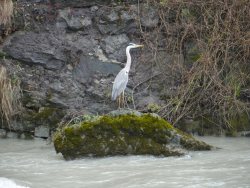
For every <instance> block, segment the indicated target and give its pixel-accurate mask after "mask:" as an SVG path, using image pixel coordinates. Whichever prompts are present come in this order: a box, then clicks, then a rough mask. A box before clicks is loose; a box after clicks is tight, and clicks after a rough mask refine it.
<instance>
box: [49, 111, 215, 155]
mask: <svg viewBox="0 0 250 188" xmlns="http://www.w3.org/2000/svg"><path fill="white" fill-rule="evenodd" d="M113 114H114V113H113ZM83 119H84V118H83ZM86 119H89V118H85V120H83V121H81V122H78V123H74V122H72V123H69V124H67V125H65V126H63V127H61V128H59V129H58V130H57V132H56V133H55V134H54V137H53V142H54V146H55V149H56V151H57V153H62V155H63V157H64V158H65V159H75V158H80V157H89V156H94V157H104V156H115V155H154V156H165V157H167V156H181V155H183V154H185V152H186V150H185V149H188V150H210V149H211V146H210V145H207V144H206V143H204V142H201V141H198V140H196V139H194V138H193V137H192V136H189V135H187V134H185V133H183V132H181V131H180V130H177V129H175V128H174V127H173V126H172V125H171V124H169V123H168V122H167V121H165V120H164V119H162V118H160V117H157V116H155V115H151V114H141V115H139V116H138V115H134V114H131V113H130V114H121V115H116V116H113V115H104V116H98V117H96V118H90V119H89V120H86Z"/></svg>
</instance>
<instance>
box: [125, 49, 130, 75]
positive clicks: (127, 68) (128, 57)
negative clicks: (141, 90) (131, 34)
mask: <svg viewBox="0 0 250 188" xmlns="http://www.w3.org/2000/svg"><path fill="white" fill-rule="evenodd" d="M129 51H130V48H129V47H127V48H126V55H127V63H126V65H125V69H126V70H127V71H129V70H130V66H131V55H130V52H129Z"/></svg>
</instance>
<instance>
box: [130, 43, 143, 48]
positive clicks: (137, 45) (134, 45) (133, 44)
mask: <svg viewBox="0 0 250 188" xmlns="http://www.w3.org/2000/svg"><path fill="white" fill-rule="evenodd" d="M128 47H129V48H142V47H143V45H141V44H135V43H129V45H128Z"/></svg>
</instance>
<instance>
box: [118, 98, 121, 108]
mask: <svg viewBox="0 0 250 188" xmlns="http://www.w3.org/2000/svg"><path fill="white" fill-rule="evenodd" d="M120 104H121V95H119V96H118V109H120Z"/></svg>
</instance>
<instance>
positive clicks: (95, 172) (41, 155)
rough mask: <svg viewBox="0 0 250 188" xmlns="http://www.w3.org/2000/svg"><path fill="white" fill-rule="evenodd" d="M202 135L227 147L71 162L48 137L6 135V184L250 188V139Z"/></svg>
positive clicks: (0, 172)
mask: <svg viewBox="0 0 250 188" xmlns="http://www.w3.org/2000/svg"><path fill="white" fill-rule="evenodd" d="M198 139H201V140H203V141H205V142H207V143H209V144H211V145H214V146H216V147H220V148H221V149H219V150H214V151H198V152H190V153H189V154H188V155H186V156H183V157H169V158H159V157H153V156H125V157H107V158H83V159H78V160H73V161H65V160H64V159H63V158H62V156H61V155H60V154H56V153H55V150H54V148H53V145H52V144H49V145H48V144H46V141H44V140H40V139H34V140H21V139H0V188H25V187H28V188H57V187H59V188H69V187H70V188H85V187H86V188H143V187H154V188H155V187H156V188H158V187H159V188H166V187H167V188H180V187H185V188H196V187H197V188H200V187H202V188H203V187H222V188H228V187H229V188H248V187H249V188H250V176H249V174H250V138H225V137H199V138H198Z"/></svg>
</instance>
